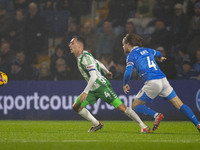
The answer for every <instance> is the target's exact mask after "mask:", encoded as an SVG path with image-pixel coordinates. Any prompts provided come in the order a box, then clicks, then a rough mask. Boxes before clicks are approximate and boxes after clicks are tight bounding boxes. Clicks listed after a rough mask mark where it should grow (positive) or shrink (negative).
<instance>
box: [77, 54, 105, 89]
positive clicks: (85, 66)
mask: <svg viewBox="0 0 200 150" xmlns="http://www.w3.org/2000/svg"><path fill="white" fill-rule="evenodd" d="M77 66H78V69H79V71H80V73H81V75H82V76H83V77H84V79H85V80H86V81H87V82H88V81H89V79H90V74H89V72H90V71H92V70H95V71H96V75H97V79H96V81H95V83H94V84H93V86H92V88H91V89H90V90H91V91H94V90H96V89H97V88H99V87H100V86H101V85H102V84H105V83H106V81H107V79H106V78H105V77H104V76H103V75H102V74H101V71H100V66H99V63H98V61H97V60H96V59H95V58H94V57H93V56H92V55H91V54H90V53H89V52H87V51H83V52H82V53H81V55H80V56H78V57H77Z"/></svg>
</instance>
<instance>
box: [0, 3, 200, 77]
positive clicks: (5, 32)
mask: <svg viewBox="0 0 200 150" xmlns="http://www.w3.org/2000/svg"><path fill="white" fill-rule="evenodd" d="M92 1H93V0H0V71H2V72H5V73H7V75H8V77H9V80H79V79H82V77H81V76H80V73H79V71H78V68H77V66H76V65H77V64H76V58H75V57H74V56H73V55H72V54H71V53H70V50H69V47H68V44H69V42H70V40H71V39H72V37H73V36H75V35H80V36H82V37H83V38H84V39H85V50H87V51H89V52H91V53H92V54H93V55H94V56H95V58H97V59H98V60H99V61H101V62H102V63H103V64H104V65H105V66H106V67H107V68H108V69H109V70H110V71H111V72H112V73H113V75H114V77H113V79H115V80H121V79H123V74H124V71H125V67H126V60H125V59H126V56H125V55H124V54H123V48H122V39H123V37H124V36H125V35H126V34H127V33H137V34H139V35H141V36H142V37H143V45H144V47H149V48H153V49H156V50H158V51H160V52H161V53H162V55H163V56H165V57H166V58H167V60H166V61H164V62H163V63H160V62H159V61H158V65H159V67H160V69H161V70H162V71H163V72H164V73H165V74H166V76H167V78H168V79H194V80H200V0H96V2H97V4H105V6H104V7H105V9H107V10H108V13H107V14H106V17H105V18H103V19H98V20H97V21H96V22H95V26H93V24H92V21H91V19H90V18H91V8H92ZM97 17H98V14H96V16H95V19H96V18H97ZM46 55H48V56H49V58H50V61H49V62H48V61H43V62H38V57H39V56H46ZM38 63H39V64H38ZM133 74H134V75H133V79H139V76H138V74H137V73H136V72H135V71H133Z"/></svg>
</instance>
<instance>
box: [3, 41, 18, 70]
mask: <svg viewBox="0 0 200 150" xmlns="http://www.w3.org/2000/svg"><path fill="white" fill-rule="evenodd" d="M14 57H15V56H14V52H13V50H12V49H11V48H10V43H8V42H3V43H1V45H0V59H1V61H0V68H1V71H2V72H5V73H7V72H8V70H9V66H10V64H11V62H12V60H13V59H14Z"/></svg>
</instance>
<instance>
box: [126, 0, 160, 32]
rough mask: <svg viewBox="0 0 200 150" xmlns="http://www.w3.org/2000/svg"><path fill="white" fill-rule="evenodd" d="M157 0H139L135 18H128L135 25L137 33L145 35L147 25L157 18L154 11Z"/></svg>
mask: <svg viewBox="0 0 200 150" xmlns="http://www.w3.org/2000/svg"><path fill="white" fill-rule="evenodd" d="M155 2H156V0H139V1H138V7H137V12H136V14H135V16H134V17H133V18H130V19H128V21H131V22H132V23H133V24H134V25H135V30H136V33H137V34H140V35H143V34H144V32H145V30H146V28H147V26H148V25H149V23H150V22H152V21H153V20H154V19H155V18H154V17H153V14H152V11H153V7H154V5H155Z"/></svg>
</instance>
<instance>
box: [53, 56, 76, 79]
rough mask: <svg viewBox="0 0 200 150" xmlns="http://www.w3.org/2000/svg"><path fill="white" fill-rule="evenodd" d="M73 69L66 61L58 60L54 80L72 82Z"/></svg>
mask: <svg viewBox="0 0 200 150" xmlns="http://www.w3.org/2000/svg"><path fill="white" fill-rule="evenodd" d="M71 79H72V73H71V69H70V68H69V67H68V66H67V64H66V61H65V60H64V59H63V58H58V59H57V60H56V74H55V77H54V80H71Z"/></svg>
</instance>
